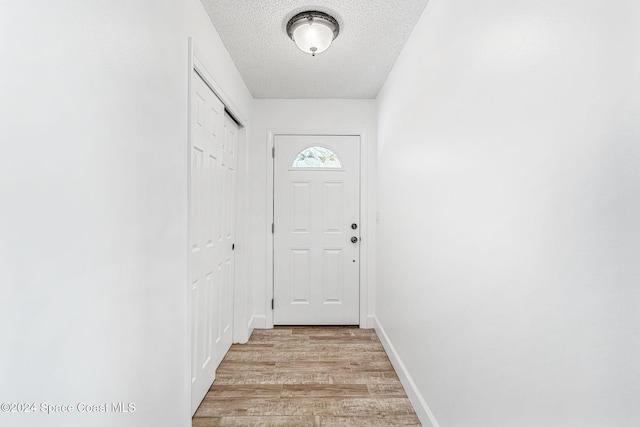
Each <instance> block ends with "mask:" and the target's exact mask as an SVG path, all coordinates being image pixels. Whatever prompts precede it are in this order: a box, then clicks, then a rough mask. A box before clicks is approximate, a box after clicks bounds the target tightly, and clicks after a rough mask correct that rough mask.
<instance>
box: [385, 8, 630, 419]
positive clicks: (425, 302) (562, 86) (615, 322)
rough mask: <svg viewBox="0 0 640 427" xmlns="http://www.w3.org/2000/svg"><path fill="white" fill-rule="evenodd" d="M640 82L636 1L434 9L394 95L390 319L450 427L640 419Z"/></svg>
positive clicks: (398, 71)
mask: <svg viewBox="0 0 640 427" xmlns="http://www.w3.org/2000/svg"><path fill="white" fill-rule="evenodd" d="M639 76H640V3H639V2H637V1H635V0H620V1H616V2H600V1H595V0H562V1H558V0H541V1H534V2H531V1H519V0H518V1H513V0H493V1H491V2H474V1H471V0H446V1H445V0H431V1H430V3H429V5H428V6H427V8H426V10H425V12H424V14H423V16H422V17H421V19H420V20H419V22H418V24H417V27H416V29H415V30H414V32H413V34H412V36H411V38H410V40H409V42H408V44H407V45H406V47H405V48H404V50H403V52H402V54H401V56H400V58H399V60H398V61H397V63H396V65H395V67H394V69H393V71H392V73H391V74H390V76H389V78H388V80H387V82H386V84H385V86H384V88H383V90H382V91H381V93H380V95H379V96H378V104H379V105H378V124H379V126H378V145H379V151H378V165H379V166H378V167H379V194H378V196H379V209H380V214H381V217H380V219H381V224H380V226H379V228H378V243H379V244H378V260H379V263H378V265H379V268H378V277H377V281H378V285H377V316H378V319H379V322H380V324H381V325H382V327H383V328H384V330H385V331H386V333H387V335H388V337H389V340H390V342H391V344H392V345H393V346H394V347H395V349H396V351H397V353H398V355H399V357H400V359H401V361H402V362H403V363H404V365H405V366H406V369H407V372H408V374H409V375H410V377H412V379H413V381H414V382H415V385H416V388H417V391H418V392H419V393H420V394H421V395H422V397H423V398H424V400H425V401H426V402H427V404H428V405H429V407H430V409H431V410H432V412H433V414H434V415H435V419H436V420H437V422H439V424H440V425H441V426H443V427H444V426H446V427H456V426H460V427H466V426H471V425H473V426H491V427H499V426H504V427H510V426H519V427H524V426H562V427H572V426H575V427H587V426H604V425H607V426H614V425H615V426H621V427H623V426H629V427H631V426H637V425H640V407H639V406H638V402H640V386H639V384H640V310H639V309H638V307H639V306H640V264H639V263H638V254H640V197H639V195H640V167H639V165H640V120H639V119H638V118H639V117H640V79H639ZM425 424H426V420H425Z"/></svg>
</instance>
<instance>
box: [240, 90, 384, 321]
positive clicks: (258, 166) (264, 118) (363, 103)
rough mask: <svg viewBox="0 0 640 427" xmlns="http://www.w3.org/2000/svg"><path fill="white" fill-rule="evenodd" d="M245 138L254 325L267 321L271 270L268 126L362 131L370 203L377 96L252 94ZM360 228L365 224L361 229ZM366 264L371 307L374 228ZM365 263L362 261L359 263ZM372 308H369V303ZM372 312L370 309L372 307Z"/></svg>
mask: <svg viewBox="0 0 640 427" xmlns="http://www.w3.org/2000/svg"><path fill="white" fill-rule="evenodd" d="M251 117H252V122H251V125H252V126H251V139H250V148H249V151H250V153H251V154H250V156H249V162H250V166H249V167H250V170H251V174H252V178H251V179H252V181H251V187H252V194H253V197H252V202H251V212H252V214H253V220H252V223H251V236H252V239H253V245H252V250H253V252H252V258H251V259H252V266H251V268H252V287H253V292H252V293H253V308H254V315H255V326H256V327H258V328H264V327H269V326H272V325H271V324H270V321H269V319H270V314H269V313H268V310H269V311H270V307H269V308H267V306H268V305H270V304H271V294H269V292H271V291H272V289H271V281H269V279H268V277H270V274H271V270H270V266H269V265H268V259H269V254H268V248H267V237H268V235H270V233H271V230H270V227H269V226H267V219H268V218H270V214H269V213H268V208H267V206H268V205H269V200H271V201H272V200H273V189H271V190H270V191H268V189H267V188H268V182H269V180H271V179H272V177H271V176H270V174H272V173H273V171H272V169H270V170H268V168H267V164H268V162H271V155H270V152H269V151H268V150H267V145H268V143H269V141H268V131H269V130H271V131H276V132H277V131H302V132H310V133H314V132H316V131H318V132H322V131H324V130H331V131H336V130H337V131H340V130H345V131H360V130H362V131H364V132H365V135H364V144H363V145H364V146H363V147H362V150H366V151H365V152H366V153H367V157H368V159H369V161H368V162H367V164H366V165H363V167H366V168H367V171H366V175H367V178H366V179H367V181H368V182H367V184H368V186H366V185H367V184H365V186H366V187H365V188H367V190H366V191H367V194H366V196H367V197H368V201H369V205H371V206H373V205H374V204H375V173H376V172H375V156H376V154H375V153H376V151H375V150H376V102H375V100H373V99H361V100H353V99H351V100H346V99H345V100H339V99H304V100H303V99H286V100H284V99H282V100H280V99H275V100H274V99H272V100H268V99H256V100H255V101H254V109H253V111H252V114H251ZM369 213H370V214H369V218H368V221H369V224H370V225H371V226H373V224H374V218H373V211H372V210H370V211H369ZM363 232H364V230H363ZM368 234H369V236H370V237H369V242H368V243H369V246H368V257H369V259H368V267H367V270H366V272H365V274H364V276H366V277H364V278H362V277H361V278H362V279H363V280H368V286H367V288H368V289H369V295H368V305H369V306H370V307H373V298H374V293H373V292H374V288H375V282H374V274H373V269H374V266H375V264H374V261H375V251H374V249H375V233H373V232H372V230H369V233H368ZM363 268H364V266H363ZM371 311H373V308H372V309H371ZM371 314H373V313H371Z"/></svg>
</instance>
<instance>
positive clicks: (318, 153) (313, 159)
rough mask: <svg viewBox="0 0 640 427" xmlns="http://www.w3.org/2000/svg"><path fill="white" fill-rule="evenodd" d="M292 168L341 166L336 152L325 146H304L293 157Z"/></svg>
mask: <svg viewBox="0 0 640 427" xmlns="http://www.w3.org/2000/svg"><path fill="white" fill-rule="evenodd" d="M291 167H294V168H334V169H335V168H341V167H342V165H341V164H340V159H338V156H336V153H334V152H333V151H331V150H329V149H328V148H325V147H318V146H316V147H309V148H305V149H304V150H302V151H301V152H299V153H298V155H296V158H295V159H293V164H292V165H291Z"/></svg>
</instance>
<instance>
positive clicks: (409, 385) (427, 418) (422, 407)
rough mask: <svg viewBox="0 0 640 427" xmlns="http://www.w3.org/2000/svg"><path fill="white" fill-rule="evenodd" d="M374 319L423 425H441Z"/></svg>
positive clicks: (429, 426) (385, 347)
mask: <svg viewBox="0 0 640 427" xmlns="http://www.w3.org/2000/svg"><path fill="white" fill-rule="evenodd" d="M372 321H373V323H374V326H373V328H374V329H375V330H376V332H377V333H378V337H379V338H380V342H381V343H382V346H383V347H384V349H385V350H386V352H387V356H389V360H391V364H392V365H393V367H394V369H395V370H396V373H397V374H398V378H400V382H401V383H402V386H403V387H404V389H405V391H406V392H407V396H409V400H410V401H411V404H412V405H413V409H414V410H415V411H416V415H417V416H418V418H419V419H420V422H421V423H422V425H423V426H426V427H440V426H439V424H438V422H437V421H436V419H435V417H434V416H433V413H432V412H431V409H429V406H428V405H427V402H425V401H424V399H423V398H422V395H421V394H420V392H419V391H418V388H417V387H416V384H415V383H414V382H413V380H412V379H411V375H409V372H408V371H407V368H406V367H405V366H404V363H402V360H400V356H398V353H397V352H396V349H395V348H394V347H393V344H391V341H390V340H389V337H388V336H387V334H386V332H385V331H384V328H383V327H382V325H381V324H380V321H379V320H378V318H377V317H375V316H373V319H372Z"/></svg>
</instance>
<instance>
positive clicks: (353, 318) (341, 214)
mask: <svg viewBox="0 0 640 427" xmlns="http://www.w3.org/2000/svg"><path fill="white" fill-rule="evenodd" d="M274 148H275V158H274V319H273V320H274V324H276V325H356V324H358V322H359V314H360V307H359V295H360V278H359V271H360V265H359V264H360V250H359V246H360V243H359V239H360V138H359V137H358V136H317V135H314V136H310V135H277V136H276V137H275V141H274Z"/></svg>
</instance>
